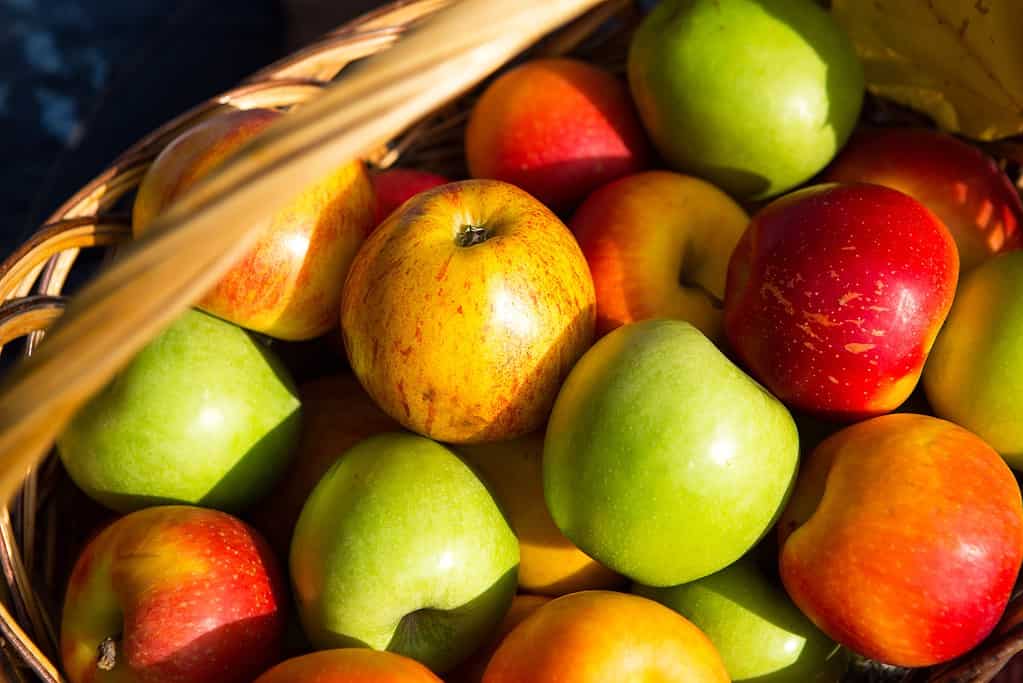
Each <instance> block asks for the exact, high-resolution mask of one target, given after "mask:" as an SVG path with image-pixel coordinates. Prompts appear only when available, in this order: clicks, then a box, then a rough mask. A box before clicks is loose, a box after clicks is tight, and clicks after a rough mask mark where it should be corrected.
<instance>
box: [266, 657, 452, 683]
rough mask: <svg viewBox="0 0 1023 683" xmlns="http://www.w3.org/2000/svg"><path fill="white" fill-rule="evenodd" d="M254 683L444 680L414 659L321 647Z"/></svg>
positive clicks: (437, 682) (431, 682)
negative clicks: (319, 649)
mask: <svg viewBox="0 0 1023 683" xmlns="http://www.w3.org/2000/svg"><path fill="white" fill-rule="evenodd" d="M254 683H442V681H441V680H440V679H439V678H437V677H436V676H434V675H433V673H431V672H430V670H429V669H427V668H426V667H425V666H423V665H422V664H420V663H419V662H417V661H416V660H414V659H409V658H408V657H402V656H401V655H396V654H394V653H393V652H379V651H377V650H369V649H365V648H341V649H337V650H321V651H320V652H314V653H312V654H308V655H303V656H301V657H295V658H293V659H289V660H288V661H286V662H281V663H280V664H278V665H277V666H275V667H274V668H272V669H270V670H269V671H267V672H266V673H264V674H263V675H262V676H260V677H259V678H257V679H256V680H255V682H254Z"/></svg>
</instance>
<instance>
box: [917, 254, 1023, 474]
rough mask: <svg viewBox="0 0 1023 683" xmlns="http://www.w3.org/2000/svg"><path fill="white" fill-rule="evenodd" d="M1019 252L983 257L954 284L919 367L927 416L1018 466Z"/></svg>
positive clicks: (1022, 385) (1022, 329) (1022, 359)
mask: <svg viewBox="0 0 1023 683" xmlns="http://www.w3.org/2000/svg"><path fill="white" fill-rule="evenodd" d="M1021 293H1023V252H1011V253H1006V254H1001V255H999V256H996V257H994V258H992V259H990V260H988V261H985V262H984V263H982V264H981V265H979V266H978V267H977V268H975V269H974V270H973V271H972V272H970V273H969V274H968V275H967V276H966V277H965V278H963V280H961V282H960V287H959V293H958V294H957V295H956V300H955V303H954V304H953V305H952V311H951V312H950V313H949V316H948V320H946V321H945V325H944V327H942V328H941V332H940V333H939V334H938V339H937V341H936V342H935V344H934V350H933V351H932V352H931V356H930V358H929V359H928V361H927V365H926V366H925V367H924V377H923V385H924V389H925V390H926V392H927V398H928V399H929V400H930V403H931V406H932V407H933V409H934V414H935V415H938V416H939V417H943V418H946V419H948V420H951V421H953V422H956V423H958V424H961V425H963V426H964V427H966V428H967V429H969V430H971V431H973V432H975V433H976V434H977V435H979V436H980V437H982V438H983V439H984V440H985V441H987V442H988V443H989V444H991V445H992V446H993V447H994V448H995V450H997V451H998V452H999V453H1001V454H1002V457H1003V458H1005V460H1006V461H1007V462H1008V463H1009V465H1011V466H1012V467H1013V468H1015V469H1023V421H1021V420H1020V406H1021V405H1023V346H1021V341H1023V299H1021V297H1020V294H1021Z"/></svg>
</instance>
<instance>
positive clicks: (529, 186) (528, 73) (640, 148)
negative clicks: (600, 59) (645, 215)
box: [465, 59, 651, 210]
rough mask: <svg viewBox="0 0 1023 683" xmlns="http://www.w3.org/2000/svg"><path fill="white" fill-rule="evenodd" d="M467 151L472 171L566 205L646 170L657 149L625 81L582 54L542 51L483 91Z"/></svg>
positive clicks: (467, 136) (467, 135)
mask: <svg viewBox="0 0 1023 683" xmlns="http://www.w3.org/2000/svg"><path fill="white" fill-rule="evenodd" d="M465 156H466V160H467V161H468V164H469V172H470V174H471V175H472V176H473V177H475V178H496V179H497V180H504V181H507V182H509V183H513V184H515V185H517V186H519V187H521V188H522V189H523V190H525V191H526V192H529V193H530V194H532V195H533V196H534V197H536V198H538V199H539V200H540V201H542V202H544V203H545V204H547V205H548V206H550V207H551V208H553V209H556V210H562V209H568V208H571V207H572V206H574V205H575V204H577V203H578V202H580V201H581V200H582V199H583V197H585V196H586V195H588V194H589V193H590V192H592V191H593V190H595V189H596V188H598V187H600V186H601V185H603V184H604V183H606V182H609V181H611V180H614V179H615V178H620V177H622V176H624V175H628V174H630V173H635V172H637V171H641V170H643V169H644V168H646V167H647V166H648V164H649V159H650V157H651V153H650V146H649V142H648V141H647V138H646V134H645V132H644V131H643V125H642V124H641V123H640V121H639V116H638V114H637V113H636V110H635V108H634V107H633V104H632V98H631V97H630V96H629V90H628V88H627V87H626V85H625V83H624V82H623V81H621V80H620V79H618V78H617V77H615V76H614V75H613V74H611V73H609V72H607V71H604V70H602V69H599V68H597V67H595V66H593V65H592V64H587V63H586V62H582V61H579V60H576V59H537V60H533V61H530V62H526V63H525V64H522V65H521V66H518V67H516V68H514V69H511V70H510V71H507V72H505V73H504V74H502V75H501V76H499V77H498V78H497V80H495V81H494V82H493V83H492V84H490V86H489V87H488V88H487V89H486V91H484V93H483V95H482V96H481V97H480V99H479V101H478V102H477V103H476V106H475V107H474V108H473V110H472V114H471V115H470V117H469V123H468V126H467V128H466V132H465Z"/></svg>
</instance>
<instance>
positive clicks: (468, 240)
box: [455, 225, 490, 247]
mask: <svg viewBox="0 0 1023 683" xmlns="http://www.w3.org/2000/svg"><path fill="white" fill-rule="evenodd" d="M488 239H490V232H489V231H488V230H487V229H486V228H484V227H482V226H479V225H463V226H462V227H461V228H459V229H458V234H457V235H455V244H457V245H458V246H460V247H472V246H475V245H477V244H483V243H484V242H486V241H487V240H488Z"/></svg>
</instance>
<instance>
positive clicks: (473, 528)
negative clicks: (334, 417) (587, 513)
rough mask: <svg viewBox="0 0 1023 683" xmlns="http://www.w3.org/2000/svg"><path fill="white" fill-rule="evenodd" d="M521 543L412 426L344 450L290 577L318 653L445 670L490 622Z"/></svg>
mask: <svg viewBox="0 0 1023 683" xmlns="http://www.w3.org/2000/svg"><path fill="white" fill-rule="evenodd" d="M518 563H519V547H518V543H517V541H516V540H515V534H514V533H513V532H512V530H511V528H510V527H509V526H508V523H507V522H506V521H505V519H504V517H503V516H502V514H501V510H500V508H499V507H498V505H497V503H495V502H494V499H493V498H492V497H491V495H490V493H489V491H488V490H487V488H486V486H485V485H484V484H483V482H481V481H480V479H479V478H478V477H477V475H476V474H475V473H474V472H473V470H472V469H471V468H470V467H469V466H468V465H466V464H465V463H464V462H463V461H462V460H460V459H459V458H458V457H457V456H456V455H455V454H454V453H452V452H451V451H449V450H448V449H447V448H445V447H444V446H442V445H440V444H438V443H436V442H434V441H430V440H429V439H425V438H423V437H421V436H417V435H414V434H381V435H378V436H373V437H370V438H368V439H365V440H363V441H360V442H359V443H358V444H356V445H355V446H353V447H352V448H350V449H349V450H348V451H347V452H346V453H345V454H344V456H343V457H342V458H341V459H340V460H338V461H337V463H335V465H334V466H333V467H332V468H331V469H330V470H329V471H328V472H327V474H326V475H324V477H323V479H322V480H321V481H320V483H319V484H317V485H316V488H315V489H314V490H313V493H312V495H310V496H309V500H308V501H307V502H306V504H305V507H304V508H302V514H301V516H300V517H299V519H298V524H297V525H296V526H295V534H294V538H293V540H292V544H291V579H292V584H293V586H294V592H295V598H296V600H297V602H298V610H299V616H300V618H301V620H302V625H303V627H304V629H305V632H306V635H307V636H309V639H310V641H311V642H312V643H313V645H314V646H315V647H316V648H318V649H327V648H333V647H351V646H363V647H367V646H368V647H371V648H373V649H376V650H389V651H392V652H397V653H398V654H402V655H406V656H409V657H412V658H413V659H416V660H418V661H420V662H422V663H424V664H426V665H427V666H428V667H430V668H431V669H432V670H434V671H435V672H438V673H443V672H445V671H448V670H450V669H452V668H454V667H455V666H457V665H458V664H459V663H460V662H462V661H463V660H464V659H465V658H467V657H468V656H469V655H470V654H471V653H472V652H473V650H475V649H476V648H477V647H478V646H480V645H481V644H482V643H483V642H484V641H485V640H486V638H487V636H488V635H489V634H490V633H491V631H492V630H493V629H494V628H496V626H497V625H498V623H499V622H500V621H501V618H502V617H503V616H504V614H505V612H506V611H507V610H508V605H509V604H510V603H511V599H512V596H513V595H514V594H515V584H516V568H517V566H518Z"/></svg>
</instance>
